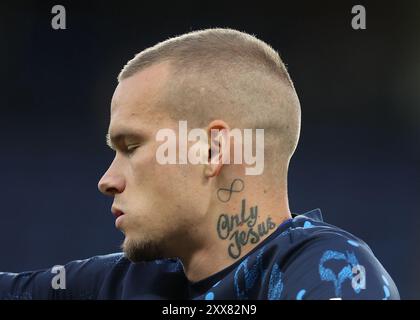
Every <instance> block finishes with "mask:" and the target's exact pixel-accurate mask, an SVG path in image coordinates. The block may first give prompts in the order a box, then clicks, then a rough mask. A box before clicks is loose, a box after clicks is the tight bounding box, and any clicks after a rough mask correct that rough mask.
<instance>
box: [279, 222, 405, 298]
mask: <svg viewBox="0 0 420 320" xmlns="http://www.w3.org/2000/svg"><path fill="white" fill-rule="evenodd" d="M273 243H274V244H275V245H276V246H277V248H278V250H276V252H277V253H276V254H274V255H273V257H272V261H273V263H275V264H277V266H276V267H277V269H278V270H279V271H280V272H281V275H282V279H283V283H284V287H285V289H286V288H287V289H288V290H285V293H286V294H289V296H288V298H296V297H300V298H302V297H303V296H304V295H303V292H306V293H307V294H306V297H307V298H310V297H312V298H315V299H330V298H343V299H392V298H394V299H398V298H399V294H398V290H397V288H396V286H395V284H394V282H393V280H392V278H391V277H390V275H389V274H388V273H387V271H386V270H385V268H384V267H383V266H382V264H381V263H380V262H379V260H378V259H377V258H376V257H375V255H374V253H373V252H372V250H371V249H370V247H369V246H368V245H367V244H366V243H365V242H364V241H363V240H361V239H360V238H358V237H356V236H354V235H353V234H351V233H349V232H347V231H345V230H343V229H340V228H338V227H335V226H332V225H329V224H327V223H325V222H323V221H321V219H316V218H315V219H314V218H312V217H311V216H310V215H309V216H306V215H302V216H297V217H296V218H294V219H293V220H292V221H291V222H290V224H289V227H288V228H287V229H286V230H285V231H284V232H283V233H282V234H280V235H279V236H278V237H276V239H274V241H273ZM282 248H285V249H284V250H282ZM308 292H311V295H312V296H310V295H308Z"/></svg>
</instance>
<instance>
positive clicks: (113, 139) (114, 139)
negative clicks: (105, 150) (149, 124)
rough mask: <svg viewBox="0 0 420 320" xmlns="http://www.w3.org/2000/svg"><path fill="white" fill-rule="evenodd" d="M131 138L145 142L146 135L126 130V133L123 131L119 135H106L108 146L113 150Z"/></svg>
mask: <svg viewBox="0 0 420 320" xmlns="http://www.w3.org/2000/svg"><path fill="white" fill-rule="evenodd" d="M129 138H133V139H136V140H138V139H140V140H144V134H143V133H140V132H133V131H131V130H125V131H122V132H120V133H117V134H115V135H112V136H111V134H110V133H109V132H108V133H107V134H106V135H105V139H106V144H107V146H108V147H110V148H111V149H112V150H115V149H116V146H117V145H118V144H119V143H120V142H121V141H124V140H125V139H129Z"/></svg>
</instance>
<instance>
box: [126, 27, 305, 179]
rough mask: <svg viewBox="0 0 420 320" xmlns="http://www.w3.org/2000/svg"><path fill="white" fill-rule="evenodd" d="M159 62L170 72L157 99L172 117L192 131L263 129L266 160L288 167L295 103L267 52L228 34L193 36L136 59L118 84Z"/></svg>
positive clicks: (249, 39)
mask: <svg viewBox="0 0 420 320" xmlns="http://www.w3.org/2000/svg"><path fill="white" fill-rule="evenodd" d="M163 62H169V65H170V69H171V70H170V75H171V76H170V77H171V80H170V83H168V85H167V90H166V88H165V91H166V92H165V93H162V94H163V95H164V97H165V98H164V99H163V100H164V101H166V103H165V106H164V107H165V108H166V109H168V112H169V113H170V114H171V117H173V118H174V119H178V120H181V119H184V120H188V121H189V122H192V123H193V124H194V125H195V126H197V127H204V126H206V125H207V124H208V123H209V122H210V121H212V120H215V119H222V120H225V121H226V122H227V123H228V124H229V125H230V126H232V128H234V127H236V128H258V129H264V132H265V150H266V153H267V158H270V155H271V158H272V160H273V161H274V162H282V166H286V167H287V166H288V162H289V160H290V158H291V157H292V155H293V153H294V151H295V149H296V146H297V143H298V140H299V135H300V103H299V99H298V97H297V94H296V91H295V88H294V85H293V82H292V80H291V78H290V76H289V73H288V72H287V69H286V67H285V65H284V63H283V61H282V60H281V58H280V56H279V54H278V53H277V52H276V51H275V50H274V49H273V48H272V47H271V46H269V45H268V44H266V43H265V42H263V41H261V40H259V39H257V38H256V37H254V36H252V35H250V34H247V33H244V32H240V31H237V30H233V29H227V28H226V29H225V28H212V29H205V30H198V31H193V32H189V33H186V34H183V35H180V36H177V37H173V38H170V39H168V40H165V41H163V42H160V43H158V44H156V45H154V46H152V47H150V48H147V49H145V50H143V51H142V52H140V53H138V54H137V55H136V56H135V57H134V58H133V59H132V60H130V61H128V62H127V64H126V65H125V66H124V68H123V69H122V70H121V72H120V74H119V76H118V81H119V82H121V81H123V80H124V79H126V78H129V77H131V76H132V75H134V74H136V73H137V72H140V71H141V70H144V69H146V68H148V67H150V66H152V65H155V64H158V63H163ZM286 171H287V169H286Z"/></svg>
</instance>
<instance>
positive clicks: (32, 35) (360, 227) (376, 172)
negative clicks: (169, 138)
mask: <svg viewBox="0 0 420 320" xmlns="http://www.w3.org/2000/svg"><path fill="white" fill-rule="evenodd" d="M55 4H61V5H64V6H65V8H66V13H67V21H66V22H67V29H66V30H53V29H52V27H51V19H52V18H53V16H54V15H53V14H52V13H51V8H52V7H53V5H55ZM356 4H362V5H364V6H365V8H366V11H367V29H366V30H353V29H352V27H351V19H352V17H353V15H352V14H351V8H352V7H353V5H356ZM207 27H231V28H236V29H239V30H242V31H246V32H248V33H251V34H255V35H256V36H257V37H259V38H261V39H262V40H264V41H266V42H268V43H269V44H271V45H272V46H273V47H274V48H275V49H276V50H278V51H279V52H280V54H281V56H282V57H283V59H284V60H285V62H286V64H287V65H288V68H289V71H290V73H291V76H292V78H293V80H294V82H295V86H296V88H297V91H298V94H299V96H300V99H301V104H302V135H301V140H300V144H299V147H298V149H297V153H296V154H295V156H294V159H293V161H292V164H291V167H290V174H289V196H290V205H291V209H292V211H293V212H296V213H303V212H305V211H309V210H311V209H314V208H318V207H319V208H321V210H322V212H323V215H324V219H325V220H326V221H327V222H329V223H331V224H335V225H337V226H339V227H342V228H344V229H346V230H348V231H350V232H352V233H354V234H356V235H357V236H359V237H361V238H362V239H364V240H365V241H366V242H367V243H368V244H369V245H370V246H371V248H372V249H373V251H374V252H375V254H376V256H377V257H378V258H379V260H380V261H381V262H382V264H383V265H384V266H385V268H386V269H387V270H388V271H389V273H390V274H391V276H392V277H393V278H394V280H395V282H396V283H397V285H398V287H399V290H400V294H401V297H402V298H405V299H413V298H417V299H419V298H420V276H419V273H418V270H420V249H419V248H418V244H419V243H420V232H419V227H420V216H419V205H420V201H419V196H420V173H419V168H420V152H419V141H420V85H419V84H420V37H419V33H420V2H418V1H398V2H397V1H393V2H390V3H388V2H385V1H293V3H291V1H287V2H286V1H276V5H274V4H270V3H263V2H254V3H253V4H251V3H245V2H237V3H234V2H232V3H230V4H226V3H225V4H223V3H221V2H220V3H218V2H214V1H212V2H201V1H200V2H198V1H197V2H195V3H185V4H183V3H182V2H176V5H173V6H168V5H167V4H165V2H156V3H155V5H151V4H150V3H148V4H146V2H143V1H137V2H122V1H115V2H114V3H113V4H109V3H107V2H91V1H79V2H78V1H71V2H66V1H61V2H51V1H42V2H41V1H39V2H33V3H29V2H27V3H25V2H19V3H18V4H16V3H12V2H11V1H9V3H7V2H2V3H1V4H0V40H1V42H0V48H1V50H0V61H1V63H0V71H1V77H0V90H1V91H0V98H1V100H0V123H1V125H0V136H1V151H0V155H1V156H0V170H1V185H0V203H1V211H0V212H1V213H0V217H1V223H0V226H1V232H0V252H1V255H0V270H1V271H25V270H33V269H39V268H45V267H50V266H52V265H55V264H64V263H66V262H68V261H70V260H74V259H82V258H87V257H90V256H93V255H98V254H106V253H110V252H115V251H119V245H120V243H121V241H122V239H123V238H122V234H120V233H119V231H118V230H116V229H115V227H114V219H113V217H112V215H111V213H110V205H111V199H107V198H106V197H105V196H103V195H101V194H100V193H99V192H98V191H97V181H98V179H99V178H100V176H101V175H102V173H103V172H104V171H105V170H106V168H107V166H108V165H109V163H110V162H111V159H112V157H113V153H112V152H111V151H110V150H108V149H107V147H106V146H105V138H104V136H105V133H106V131H107V125H108V120H109V103H110V99H111V96H112V93H113V90H114V87H115V85H116V76H117V74H118V72H119V70H120V68H121V67H122V66H123V65H124V64H125V62H126V61H127V60H128V59H130V58H132V57H133V55H134V54H135V53H137V52H139V51H141V50H143V49H145V48H146V47H148V46H151V45H153V44H155V43H156V42H158V41H162V40H165V39H166V38H168V37H171V36H175V35H178V34H182V33H185V32H187V31H191V30H195V29H202V28H207Z"/></svg>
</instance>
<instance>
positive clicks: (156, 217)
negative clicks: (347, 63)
mask: <svg viewBox="0 0 420 320" xmlns="http://www.w3.org/2000/svg"><path fill="white" fill-rule="evenodd" d="M118 80H119V84H118V86H117V88H116V90H115V92H114V96H113V99H112V104H111V121H110V126H109V144H110V145H111V147H112V148H113V149H115V151H116V155H115V158H114V161H113V162H112V164H111V166H110V167H109V169H108V171H107V172H106V173H105V174H104V176H103V177H102V179H101V181H100V182H99V189H100V190H101V191H102V192H103V193H105V194H107V195H110V196H113V197H114V204H113V211H114V214H117V215H118V214H120V213H121V212H123V213H124V215H123V216H122V217H120V218H118V219H117V222H116V224H117V227H118V228H120V229H121V230H122V231H123V232H124V234H125V236H126V238H125V241H124V244H123V248H124V251H125V252H126V254H127V256H128V257H129V258H130V259H131V260H133V261H139V260H150V259H156V258H159V257H168V256H179V255H183V254H184V253H185V252H187V251H193V250H195V249H197V248H199V247H200V246H203V245H206V244H205V242H206V239H207V238H208V234H206V232H203V230H206V229H205V226H206V225H207V226H208V233H212V232H214V230H211V229H210V225H214V213H213V211H214V210H215V209H216V208H217V207H218V203H217V200H216V191H217V190H218V188H221V187H223V186H225V185H226V184H229V183H230V182H231V181H232V179H235V178H238V177H243V178H244V180H245V181H249V179H250V178H249V177H248V178H245V177H244V166H243V165H236V164H235V165H226V164H225V165H224V164H211V163H209V164H199V165H193V164H186V165H181V164H180V165H161V164H159V163H158V162H157V161H156V151H157V149H158V147H159V145H160V144H161V142H159V141H157V140H156V134H157V132H158V131H159V130H160V129H162V128H169V129H173V130H174V131H175V132H178V123H179V121H180V120H183V121H184V120H185V121H187V122H188V126H189V127H190V128H202V129H204V130H206V132H208V133H209V135H210V130H211V129H232V128H239V129H245V128H248V129H264V134H265V146H264V147H265V158H266V164H265V168H266V170H265V171H264V173H263V175H261V176H260V177H258V178H255V188H258V187H260V186H262V185H264V188H265V189H269V186H272V187H273V188H278V189H279V190H283V191H284V192H286V191H285V190H286V180H287V169H288V165H289V161H290V158H291V156H292V155H293V153H294V151H295V148H296V145H297V141H298V138H299V131H300V106H299V101H298V98H297V95H296V93H295V90H294V87H293V84H292V81H291V80H290V77H289V75H288V73H287V71H286V68H285V66H284V64H283V63H282V61H281V59H280V57H279V56H278V54H277V53H276V52H275V51H274V50H273V49H272V48H271V47H269V46H268V45H267V44H265V43H264V42H262V41H260V40H258V39H256V38H255V37H252V36H250V35H248V34H245V33H241V32H239V31H235V30H231V29H208V30H203V31H196V32H191V33H188V34H184V35H182V36H179V37H176V38H171V39H169V40H166V41H164V42H161V43H159V44H157V45H155V46H153V47H151V48H148V49H146V50H144V51H142V52H140V53H139V54H138V55H136V56H135V57H134V58H133V59H132V60H130V61H129V62H128V63H127V65H126V66H125V67H124V68H123V70H122V71H121V73H120V75H119V77H118ZM210 143H217V141H210ZM234 143H235V142H233V143H232V148H233V145H234ZM222 152H223V150H221V153H222ZM222 168H223V170H222Z"/></svg>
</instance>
